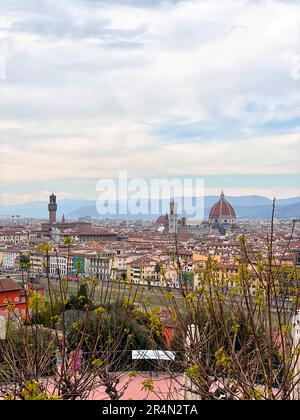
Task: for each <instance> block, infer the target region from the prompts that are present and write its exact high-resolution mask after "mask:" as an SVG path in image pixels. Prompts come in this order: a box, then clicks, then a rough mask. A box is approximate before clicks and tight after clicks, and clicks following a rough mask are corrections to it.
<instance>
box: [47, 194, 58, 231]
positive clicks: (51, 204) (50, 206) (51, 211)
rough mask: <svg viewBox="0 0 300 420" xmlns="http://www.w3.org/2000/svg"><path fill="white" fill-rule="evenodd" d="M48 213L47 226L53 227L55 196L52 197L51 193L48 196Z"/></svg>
mask: <svg viewBox="0 0 300 420" xmlns="http://www.w3.org/2000/svg"><path fill="white" fill-rule="evenodd" d="M48 211H49V224H50V225H53V224H54V223H56V212H57V203H56V195H54V194H53V193H52V194H51V195H50V201H49V204H48Z"/></svg>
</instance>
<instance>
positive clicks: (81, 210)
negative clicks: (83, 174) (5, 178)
mask: <svg viewBox="0 0 300 420" xmlns="http://www.w3.org/2000/svg"><path fill="white" fill-rule="evenodd" d="M218 199H219V196H216V195H209V196H206V197H205V198H204V215H205V217H207V216H208V214H209V210H210V208H211V207H212V205H213V204H214V203H215V202H216V201H217V200H218ZM226 199H227V200H228V201H229V202H230V203H231V204H232V206H233V207H234V208H235V211H236V213H237V216H238V218H247V219H269V218H270V216H271V211H272V200H270V199H268V198H266V197H262V196H259V195H251V196H239V197H230V196H226ZM175 200H176V199H175ZM123 203H124V202H123ZM141 203H142V204H144V205H145V206H149V208H150V205H151V206H153V205H155V204H156V207H157V208H160V209H162V208H163V209H164V210H166V209H167V208H168V203H169V200H163V201H162V202H160V203H158V202H157V201H154V200H152V201H151V203H150V201H148V200H146V199H142V200H141ZM113 204H115V205H116V206H117V208H118V206H119V205H120V204H122V202H121V201H120V202H114V203H113ZM165 212H166V211H161V212H158V213H157V214H153V215H150V216H149V215H147V214H144V215H139V216H138V217H137V216H132V215H130V214H128V215H125V216H122V217H121V216H109V217H108V216H102V217H101V218H111V219H113V218H118V219H119V218H128V219H135V218H139V219H141V218H149V219H151V218H155V217H156V216H158V215H159V214H160V213H165ZM57 213H58V218H61V217H62V215H63V214H64V215H65V216H66V218H67V219H78V218H82V217H86V216H88V217H91V218H100V216H99V214H98V212H97V209H96V202H95V201H94V200H62V201H59V202H58V212H57ZM12 215H20V216H21V217H25V218H41V219H43V218H44V219H46V218H47V217H48V203H47V202H44V201H34V202H28V203H24V204H17V205H1V204H0V218H2V219H3V218H6V217H11V216H12ZM276 217H277V218H279V219H291V218H300V197H292V198H285V199H279V200H277V204H276Z"/></svg>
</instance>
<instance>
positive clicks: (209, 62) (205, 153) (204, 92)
mask: <svg viewBox="0 0 300 420" xmlns="http://www.w3.org/2000/svg"><path fill="white" fill-rule="evenodd" d="M0 54H1V57H2V59H3V61H4V64H5V74H4V75H3V76H5V77H3V78H2V80H0V95H1V96H0V136H1V157H0V164H1V167H0V171H1V172H0V175H1V193H2V199H3V201H6V202H17V201H18V200H19V201H20V200H21V201H24V200H26V199H27V198H28V199H33V198H34V197H36V198H39V197H40V196H41V195H42V194H43V191H45V190H46V189H48V188H50V187H49V185H50V186H51V188H50V190H52V189H53V190H56V191H61V194H62V195H64V196H66V197H92V195H93V189H95V186H96V180H97V179H98V178H100V177H107V176H110V177H114V176H116V175H117V172H118V170H128V172H129V176H132V177H135V176H139V177H141V176H146V177H151V176H155V177H157V176H169V177H172V176H189V175H190V176H199V177H205V178H206V177H207V179H209V177H213V176H217V177H218V179H217V182H216V184H215V185H211V184H209V188H208V190H209V192H215V191H214V189H216V190H217V189H218V188H219V187H221V186H222V177H224V179H225V178H226V179H228V177H231V179H232V182H231V184H230V183H229V184H228V182H227V183H226V186H227V191H228V193H238V194H240V193H241V192H243V188H244V191H245V193H247V192H248V191H250V190H251V192H257V193H258V194H259V193H264V194H266V193H268V192H269V196H272V194H274V193H276V194H277V195H278V196H286V195H287V194H288V193H290V194H292V195H296V194H298V195H300V188H299V189H298V188H297V187H296V184H298V185H299V184H300V182H296V183H295V179H297V180H298V181H299V180H300V170H299V159H300V134H299V132H300V130H299V128H300V74H299V79H298V78H297V77H295V74H297V72H295V71H293V70H295V69H294V68H293V66H295V65H297V59H296V60H295V57H299V56H300V4H299V2H295V1H278V0H262V1H249V0H247V1H246V0H239V1H234V0H222V1H221V0H209V1H204V0H199V1H197V0H194V1H159V0H157V1H150V0H149V1H140V0H139V1H138V0H136V1H134V0H131V1H130V0H127V1H97V0H93V1H92V0H90V1H87V0H72V1H64V0H52V1H51V0H26V1H21V0H18V1H17V0H6V1H4V0H0ZM299 73H300V72H299ZM239 177H241V179H244V180H245V183H244V186H243V185H242V184H241V182H237V179H238V178H239ZM249 177H252V178H253V185H252V186H251V187H249V182H248V180H247V178H249ZM270 177H271V178H272V179H273V180H274V182H273V183H272V184H270ZM74 180H78V182H79V181H80V183H81V184H80V185H81V189H80V190H78V188H77V189H76V187H75V186H74ZM85 180H86V181H85ZM266 180H268V181H266ZM224 183H225V182H224ZM294 184H295V186H294ZM43 185H45V187H43ZM84 185H86V187H84ZM25 190H26V191H25ZM95 197H96V193H95Z"/></svg>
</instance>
